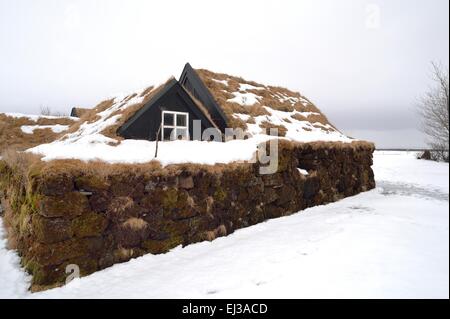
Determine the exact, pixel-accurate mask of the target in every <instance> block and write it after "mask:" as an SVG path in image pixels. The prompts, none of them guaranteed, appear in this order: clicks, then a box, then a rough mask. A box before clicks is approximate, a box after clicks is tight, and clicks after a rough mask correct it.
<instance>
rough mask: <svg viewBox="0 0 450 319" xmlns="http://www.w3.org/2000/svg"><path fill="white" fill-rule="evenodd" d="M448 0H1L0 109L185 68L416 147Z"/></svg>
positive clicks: (107, 91) (384, 140) (111, 88)
mask: <svg viewBox="0 0 450 319" xmlns="http://www.w3.org/2000/svg"><path fill="white" fill-rule="evenodd" d="M448 12H449V1H448V0H415V1H411V0H385V1H381V0H378V1H377V0H367V1H366V0H339V1H337V0H303V1H302V0H295V1H281V0H275V1H263V0H258V1H242V0H239V1H230V0H227V1H206V0H205V1H195V0H190V1H167V0H164V1H137V0H135V1H133V0H129V1H120V0H118V1H114V0H104V1H93V0H86V1H83V0H77V1H75V0H73V1H72V0H70V1H69V0H67V1H63V0H54V1H50V0H39V1H33V0H29V1H25V0H0V112H24V113H38V112H39V109H40V106H42V105H45V106H49V107H50V108H51V109H52V110H54V111H62V112H66V113H68V112H70V108H71V107H73V106H83V107H92V106H94V105H95V104H96V103H97V102H99V101H100V100H102V99H104V98H106V97H110V96H112V95H114V94H115V93H116V92H127V91H130V90H134V89H137V88H140V87H145V86H148V85H150V84H154V83H159V82H161V80H164V79H165V78H167V77H169V76H170V75H174V76H176V77H178V76H179V74H180V72H181V70H182V67H183V66H184V63H185V62H188V61H189V62H190V63H191V64H192V65H193V67H195V68H208V69H211V70H213V71H217V72H224V73H229V74H233V75H240V76H242V77H244V78H246V79H249V80H255V81H257V82H261V83H264V84H274V85H280V86H286V87H288V88H290V89H293V90H296V91H300V92H301V93H302V94H303V95H305V96H307V97H308V98H309V99H311V100H312V101H313V102H315V104H316V105H317V106H318V107H319V108H320V109H321V110H322V111H323V112H324V113H325V114H326V115H327V116H328V117H329V119H330V120H331V122H333V123H334V124H335V125H336V126H337V127H338V128H340V129H341V130H343V131H344V132H346V133H348V134H350V135H352V136H355V137H359V138H367V139H370V140H372V141H375V142H376V144H377V145H378V146H379V147H415V146H417V147H420V146H422V145H423V143H424V139H423V136H422V134H420V133H419V132H418V130H417V127H418V125H419V124H418V118H417V116H416V114H415V110H414V106H415V104H416V101H417V99H418V98H419V97H420V95H421V94H422V93H423V92H424V91H425V90H426V89H427V87H428V86H429V85H430V77H429V71H430V62H431V61H440V62H442V63H443V64H444V65H445V66H448V59H449V13H448Z"/></svg>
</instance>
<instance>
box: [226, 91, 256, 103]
mask: <svg viewBox="0 0 450 319" xmlns="http://www.w3.org/2000/svg"><path fill="white" fill-rule="evenodd" d="M232 94H233V95H234V97H233V98H231V99H228V102H233V103H237V104H239V105H242V106H250V105H254V104H257V103H259V100H260V99H261V98H262V97H261V96H259V95H256V94H254V93H250V92H248V93H241V92H233V93H232Z"/></svg>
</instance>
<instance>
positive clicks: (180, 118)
mask: <svg viewBox="0 0 450 319" xmlns="http://www.w3.org/2000/svg"><path fill="white" fill-rule="evenodd" d="M177 126H186V114H177Z"/></svg>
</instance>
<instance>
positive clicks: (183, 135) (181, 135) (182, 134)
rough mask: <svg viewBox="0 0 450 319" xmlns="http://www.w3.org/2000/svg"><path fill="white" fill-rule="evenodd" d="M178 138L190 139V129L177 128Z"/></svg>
mask: <svg viewBox="0 0 450 319" xmlns="http://www.w3.org/2000/svg"><path fill="white" fill-rule="evenodd" d="M176 137H177V139H178V140H187V139H188V131H187V129H185V128H177V136H176Z"/></svg>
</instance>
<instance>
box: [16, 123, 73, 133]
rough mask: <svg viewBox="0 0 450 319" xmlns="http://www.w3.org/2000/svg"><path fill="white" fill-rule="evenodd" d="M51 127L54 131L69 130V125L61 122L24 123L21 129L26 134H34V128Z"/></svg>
mask: <svg viewBox="0 0 450 319" xmlns="http://www.w3.org/2000/svg"><path fill="white" fill-rule="evenodd" d="M47 128H49V129H51V130H52V132H53V133H61V132H64V131H67V130H68V129H69V125H61V124H55V125H22V126H21V127H20V129H21V130H22V132H24V133H25V134H33V133H34V130H44V129H47Z"/></svg>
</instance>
